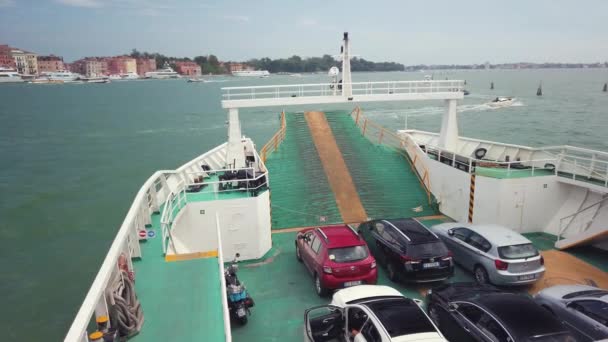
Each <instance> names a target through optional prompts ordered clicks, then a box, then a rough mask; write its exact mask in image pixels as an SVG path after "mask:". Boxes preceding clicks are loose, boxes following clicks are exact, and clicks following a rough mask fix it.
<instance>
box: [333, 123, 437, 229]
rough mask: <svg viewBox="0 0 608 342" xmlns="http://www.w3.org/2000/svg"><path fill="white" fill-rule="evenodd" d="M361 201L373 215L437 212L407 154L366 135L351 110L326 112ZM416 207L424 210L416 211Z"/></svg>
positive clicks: (413, 215) (380, 216)
mask: <svg viewBox="0 0 608 342" xmlns="http://www.w3.org/2000/svg"><path fill="white" fill-rule="evenodd" d="M325 115H326V117H327V121H328V122H329V124H330V126H331V129H332V131H333V132H334V136H335V138H336V142H337V144H338V147H339V148H340V151H342V155H343V156H344V160H345V161H346V165H347V166H348V169H349V171H350V174H351V177H352V178H353V181H354V182H355V186H356V188H357V192H358V193H359V197H360V198H361V202H362V203H363V206H364V207H365V210H366V211H367V215H368V216H369V217H371V218H400V217H418V216H428V215H435V214H438V213H439V212H438V211H437V209H436V208H435V206H432V205H430V204H429V201H428V197H427V193H426V191H425V190H424V189H423V188H422V185H421V184H420V181H419V180H418V176H417V175H416V174H415V173H414V171H413V170H412V169H411V167H410V165H409V163H408V161H407V160H406V159H405V157H404V156H403V155H401V154H399V153H398V152H397V151H395V150H394V149H393V148H390V147H387V146H384V145H378V144H375V143H372V142H371V141H370V140H368V139H367V138H365V137H364V136H363V135H362V134H361V132H360V131H359V128H358V127H357V126H356V125H355V122H354V121H353V120H352V119H351V117H350V112H345V111H336V112H327V113H325ZM414 208H419V209H420V208H421V209H422V210H419V211H414V210H413V209H414Z"/></svg>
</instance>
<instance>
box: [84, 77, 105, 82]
mask: <svg viewBox="0 0 608 342" xmlns="http://www.w3.org/2000/svg"><path fill="white" fill-rule="evenodd" d="M80 80H82V81H84V82H85V83H110V79H109V78H108V77H105V76H101V77H82V78H81V79H80Z"/></svg>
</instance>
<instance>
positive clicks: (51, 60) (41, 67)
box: [37, 55, 66, 73]
mask: <svg viewBox="0 0 608 342" xmlns="http://www.w3.org/2000/svg"><path fill="white" fill-rule="evenodd" d="M37 59H38V72H39V73H43V72H56V71H61V70H66V68H65V65H64V64H63V58H61V57H58V56H54V55H50V56H38V58H37Z"/></svg>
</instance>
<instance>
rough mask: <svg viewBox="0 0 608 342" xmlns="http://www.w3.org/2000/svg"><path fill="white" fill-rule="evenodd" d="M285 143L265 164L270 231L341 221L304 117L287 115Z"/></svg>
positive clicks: (301, 115) (299, 114) (301, 114)
mask: <svg viewBox="0 0 608 342" xmlns="http://www.w3.org/2000/svg"><path fill="white" fill-rule="evenodd" d="M285 118H286V121H287V130H286V134H285V140H284V141H283V142H282V143H281V145H279V148H278V149H277V150H276V151H274V152H273V153H272V154H270V155H269V157H268V159H267V160H266V167H267V168H268V173H269V181H270V189H271V196H272V228H273V229H278V228H290V227H304V226H312V225H316V224H319V223H320V217H321V216H325V218H326V221H325V222H326V223H338V222H341V221H342V218H341V216H340V211H339V210H338V206H337V205H336V200H335V198H334V194H333V193H332V191H331V188H330V186H329V183H328V181H327V176H326V175H325V172H324V171H323V166H322V164H321V160H320V158H319V155H318V154H317V150H316V148H315V144H314V142H313V140H312V137H311V136H310V131H309V130H308V125H307V124H306V120H305V119H304V115H303V113H298V114H292V113H290V114H286V116H285Z"/></svg>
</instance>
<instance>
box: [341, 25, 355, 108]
mask: <svg viewBox="0 0 608 342" xmlns="http://www.w3.org/2000/svg"><path fill="white" fill-rule="evenodd" d="M343 48H344V51H343V52H342V96H344V97H346V98H348V97H351V96H353V84H352V83H353V79H352V77H351V74H350V41H349V40H348V32H344V46H343Z"/></svg>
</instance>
